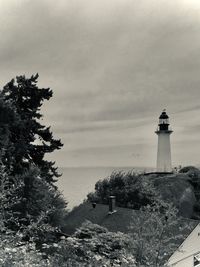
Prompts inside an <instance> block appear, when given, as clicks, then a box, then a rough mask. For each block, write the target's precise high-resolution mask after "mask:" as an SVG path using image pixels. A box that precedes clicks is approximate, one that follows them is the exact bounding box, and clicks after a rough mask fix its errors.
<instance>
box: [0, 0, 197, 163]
mask: <svg viewBox="0 0 200 267" xmlns="http://www.w3.org/2000/svg"><path fill="white" fill-rule="evenodd" d="M0 35H1V38H0V78H1V79H0V86H1V87H2V86H3V85H4V84H5V83H6V82H7V81H9V80H10V79H11V78H12V77H14V76H16V75H19V74H26V75H27V76H29V75H31V74H33V73H36V72H38V73H39V75H40V78H39V85H40V86H41V87H42V86H43V87H51V88H52V89H53V91H54V97H53V98H52V99H51V101H49V102H48V103H46V104H45V105H44V108H43V113H44V122H45V123H46V124H49V125H51V126H52V130H53V132H54V135H55V137H57V138H61V139H62V141H63V143H64V147H63V149H62V150H61V151H59V152H56V153H54V155H53V156H52V158H53V159H56V161H57V164H58V165H59V166H155V162H156V149H157V136H156V135H155V133H154V131H155V129H156V126H157V121H158V116H159V114H160V112H161V111H162V109H163V108H166V109H167V112H168V114H169V116H170V120H171V126H172V128H173V130H174V133H173V134H172V136H171V144H172V159H173V165H178V164H182V165H186V164H196V165H198V164H200V1H199V0H57V1H53V0H46V1H45V0H34V1H30V0H0Z"/></svg>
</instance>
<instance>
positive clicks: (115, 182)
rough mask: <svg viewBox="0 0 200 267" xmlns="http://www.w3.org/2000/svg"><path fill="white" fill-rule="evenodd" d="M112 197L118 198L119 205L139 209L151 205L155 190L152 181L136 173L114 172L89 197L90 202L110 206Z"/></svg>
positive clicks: (96, 185) (97, 185) (96, 186)
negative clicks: (109, 202)
mask: <svg viewBox="0 0 200 267" xmlns="http://www.w3.org/2000/svg"><path fill="white" fill-rule="evenodd" d="M110 195H115V196H116V201H117V205H118V206H120V207H127V208H133V209H139V208H140V207H142V206H146V205H147V204H151V203H152V200H153V199H154V197H155V190H154V189H153V185H152V184H151V182H150V180H149V179H147V177H145V176H143V175H138V174H136V173H134V172H128V173H125V172H121V171H120V172H113V173H112V174H111V176H110V177H109V178H106V179H103V180H99V181H98V182H97V183H96V184H95V192H93V193H89V194H88V195H87V199H88V201H91V202H97V203H102V204H108V199H109V196H110Z"/></svg>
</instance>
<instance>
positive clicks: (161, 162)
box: [155, 109, 173, 172]
mask: <svg viewBox="0 0 200 267" xmlns="http://www.w3.org/2000/svg"><path fill="white" fill-rule="evenodd" d="M172 132H173V131H172V130H170V129H169V117H168V115H167V113H166V110H165V109H164V110H163V112H162V113H161V115H160V117H159V124H158V129H157V131H156V132H155V133H156V134H157V135H158V151H157V172H172V163H171V146H170V134H171V133H172Z"/></svg>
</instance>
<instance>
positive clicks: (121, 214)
mask: <svg viewBox="0 0 200 267" xmlns="http://www.w3.org/2000/svg"><path fill="white" fill-rule="evenodd" d="M116 210H117V212H115V213H113V214H109V213H108V212H109V208H108V205H103V204H96V208H93V207H92V204H91V203H89V202H84V203H82V204H80V205H79V206H78V207H76V208H74V209H73V210H72V211H71V212H70V213H69V215H68V216H67V218H66V223H65V229H64V230H65V232H66V233H67V234H72V233H74V232H75V231H76V229H77V228H79V227H80V226H81V225H82V223H83V222H85V221H86V220H88V221H91V222H92V223H95V224H99V225H101V226H103V227H106V228H107V229H108V230H109V231H111V232H117V231H120V232H123V233H128V232H129V231H130V229H129V227H130V224H131V222H132V221H133V218H134V217H140V216H142V212H141V211H139V210H133V209H128V208H121V207H116ZM181 221H182V223H185V222H186V221H187V223H188V225H190V226H191V228H194V227H195V226H196V225H197V224H198V223H199V221H195V220H191V219H186V218H183V219H182V220H181ZM180 227H181V225H180ZM177 231H179V229H177ZM189 233H190V230H189V229H188V232H185V233H183V237H185V236H188V235H189ZM183 240H184V238H183V239H182V241H183ZM177 245H178V246H179V245H180V243H179V244H177Z"/></svg>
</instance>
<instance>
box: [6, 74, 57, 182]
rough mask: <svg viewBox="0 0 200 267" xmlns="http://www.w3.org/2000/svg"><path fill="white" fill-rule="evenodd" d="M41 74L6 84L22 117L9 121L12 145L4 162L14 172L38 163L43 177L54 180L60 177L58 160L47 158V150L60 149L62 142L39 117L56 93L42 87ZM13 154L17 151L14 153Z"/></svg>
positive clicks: (49, 180) (11, 100) (16, 109)
mask: <svg viewBox="0 0 200 267" xmlns="http://www.w3.org/2000/svg"><path fill="white" fill-rule="evenodd" d="M37 79H38V74H36V75H35V76H31V78H26V77H25V76H19V77H16V81H15V80H14V79H12V80H11V81H10V82H9V83H8V84H6V85H5V86H4V88H3V90H2V92H1V95H2V97H3V98H4V100H5V102H6V103H10V104H11V105H12V108H13V110H15V112H16V114H17V115H18V117H19V118H18V120H17V121H16V120H15V121H14V122H13V123H11V124H9V131H10V136H9V139H10V143H11V144H12V151H10V150H11V149H9V150H7V153H6V157H5V158H4V164H5V166H6V168H7V169H9V170H10V172H11V174H15V175H16V174H22V173H23V172H24V169H28V168H29V167H30V165H32V164H33V165H35V166H37V167H38V168H39V169H40V172H41V177H42V179H45V180H46V181H47V182H48V183H51V184H52V183H54V182H55V181H56V179H55V178H56V177H59V174H58V172H57V168H56V167H54V164H55V163H54V162H52V161H48V160H46V159H45V155H46V154H47V153H51V152H53V151H54V150H57V149H60V148H61V147H62V143H61V141H60V140H56V139H54V138H53V135H52V132H51V130H50V127H46V126H44V125H42V124H41V123H40V121H39V119H41V117H42V114H41V113H40V108H41V106H42V104H43V102H44V101H45V100H49V99H50V98H51V97H52V90H50V89H49V88H41V89H40V88H38V86H37ZM10 152H11V154H12V155H13V154H14V155H15V156H14V157H12V158H11V157H10Z"/></svg>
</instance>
